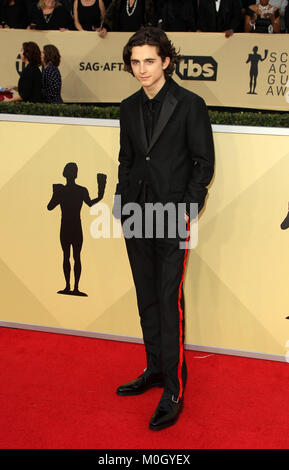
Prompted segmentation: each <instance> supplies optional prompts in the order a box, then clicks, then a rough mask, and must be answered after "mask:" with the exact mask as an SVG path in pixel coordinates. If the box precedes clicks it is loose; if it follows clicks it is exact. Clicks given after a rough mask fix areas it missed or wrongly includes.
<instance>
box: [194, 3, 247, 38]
mask: <svg viewBox="0 0 289 470" xmlns="http://www.w3.org/2000/svg"><path fill="white" fill-rule="evenodd" d="M241 11H242V5H241V0H199V9H198V27H197V30H198V31H204V32H210V33H214V32H215V33H217V32H224V33H225V37H226V38H229V37H230V36H232V35H233V34H234V32H235V31H239V28H240V24H241V22H242V12H241Z"/></svg>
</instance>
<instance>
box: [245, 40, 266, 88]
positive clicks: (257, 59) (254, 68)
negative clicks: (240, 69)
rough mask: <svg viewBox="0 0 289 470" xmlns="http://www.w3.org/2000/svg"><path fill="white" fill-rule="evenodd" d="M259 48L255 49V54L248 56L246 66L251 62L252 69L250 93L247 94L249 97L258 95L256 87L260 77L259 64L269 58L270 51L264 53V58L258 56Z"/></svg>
mask: <svg viewBox="0 0 289 470" xmlns="http://www.w3.org/2000/svg"><path fill="white" fill-rule="evenodd" d="M257 52H258V46H255V47H253V54H249V55H248V59H247V61H246V64H248V63H249V62H251V67H250V91H248V92H247V95H257V93H256V92H255V89H256V85H257V77H258V64H259V62H263V61H264V60H265V59H266V58H267V56H268V49H265V51H264V57H263V58H262V57H261V55H260V54H257Z"/></svg>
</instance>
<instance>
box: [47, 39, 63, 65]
mask: <svg viewBox="0 0 289 470" xmlns="http://www.w3.org/2000/svg"><path fill="white" fill-rule="evenodd" d="M43 52H44V62H45V64H51V65H55V67H58V65H59V64H60V58H61V57H60V54H59V50H58V49H57V47H55V46H53V44H47V45H46V46H44V47H43Z"/></svg>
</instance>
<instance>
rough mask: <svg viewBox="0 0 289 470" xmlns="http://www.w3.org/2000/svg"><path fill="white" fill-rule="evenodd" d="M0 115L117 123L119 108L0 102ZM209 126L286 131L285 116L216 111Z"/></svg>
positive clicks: (287, 115)
mask: <svg viewBox="0 0 289 470" xmlns="http://www.w3.org/2000/svg"><path fill="white" fill-rule="evenodd" d="M0 113H5V114H29V115H37V116H39V115H41V116H66V117H79V118H94V119H118V118H119V106H96V105H81V104H44V103H36V104H34V103H33V104H32V103H23V102H15V103H6V102H0ZM209 114H210V119H211V122H212V124H227V125H238V126H263V127H288V128H289V113H288V112H283V113H282V112H273V111H272V112H268V111H265V112H263V111H243V110H242V111H240V110H239V111H216V110H213V109H209Z"/></svg>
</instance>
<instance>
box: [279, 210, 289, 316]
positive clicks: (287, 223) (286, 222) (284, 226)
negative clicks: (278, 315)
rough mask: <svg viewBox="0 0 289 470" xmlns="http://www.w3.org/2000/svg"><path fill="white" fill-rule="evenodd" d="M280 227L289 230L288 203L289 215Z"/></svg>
mask: <svg viewBox="0 0 289 470" xmlns="http://www.w3.org/2000/svg"><path fill="white" fill-rule="evenodd" d="M280 227H281V229H282V230H287V228H289V203H288V213H287V215H286V217H285V219H284V220H283V222H282V223H281V225H280ZM286 320H289V316H288V317H286Z"/></svg>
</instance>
